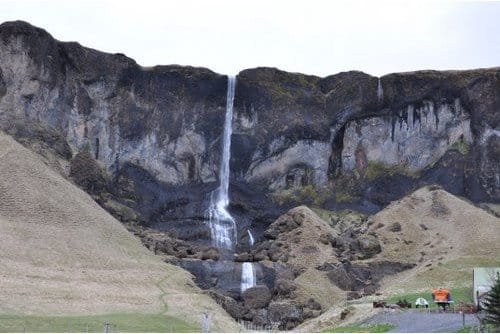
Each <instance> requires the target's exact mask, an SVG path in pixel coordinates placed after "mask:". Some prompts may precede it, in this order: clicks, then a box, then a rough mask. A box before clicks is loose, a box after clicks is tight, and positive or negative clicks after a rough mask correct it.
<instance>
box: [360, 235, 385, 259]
mask: <svg viewBox="0 0 500 334" xmlns="http://www.w3.org/2000/svg"><path fill="white" fill-rule="evenodd" d="M358 245H359V248H360V250H361V253H362V255H363V256H362V258H363V259H368V258H371V257H373V256H375V255H376V254H378V253H380V252H381V251H382V248H381V247H380V242H379V241H378V238H377V237H375V236H373V235H370V234H364V235H362V236H360V237H359V238H358Z"/></svg>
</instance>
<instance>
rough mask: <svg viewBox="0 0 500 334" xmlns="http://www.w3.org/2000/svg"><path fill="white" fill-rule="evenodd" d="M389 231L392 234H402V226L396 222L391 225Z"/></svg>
mask: <svg viewBox="0 0 500 334" xmlns="http://www.w3.org/2000/svg"><path fill="white" fill-rule="evenodd" d="M388 229H389V231H391V232H401V224H400V223H398V222H395V223H393V224H391V225H390V226H389V227H388Z"/></svg>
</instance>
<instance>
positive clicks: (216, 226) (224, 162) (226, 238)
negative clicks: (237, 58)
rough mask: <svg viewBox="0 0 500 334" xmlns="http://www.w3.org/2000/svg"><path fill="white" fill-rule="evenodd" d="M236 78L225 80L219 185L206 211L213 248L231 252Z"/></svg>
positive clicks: (233, 232) (232, 238)
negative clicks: (230, 183) (232, 137)
mask: <svg viewBox="0 0 500 334" xmlns="http://www.w3.org/2000/svg"><path fill="white" fill-rule="evenodd" d="M235 88H236V77H233V76H230V77H228V80H227V99H226V117H225V120H224V132H223V135H222V159H221V165H220V176H219V177H220V185H219V188H217V190H216V191H215V192H213V193H212V195H211V201H210V207H209V210H208V214H209V224H210V234H211V237H212V243H213V244H214V246H216V247H218V248H221V249H227V250H232V249H233V248H234V244H235V242H236V223H235V222H234V219H233V217H231V214H230V213H229V211H227V206H228V205H229V160H230V157H231V134H232V132H233V126H232V121H233V103H234V92H235Z"/></svg>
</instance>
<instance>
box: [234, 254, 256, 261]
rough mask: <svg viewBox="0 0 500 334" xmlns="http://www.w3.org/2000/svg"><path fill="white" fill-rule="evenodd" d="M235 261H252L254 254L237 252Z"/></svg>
mask: <svg viewBox="0 0 500 334" xmlns="http://www.w3.org/2000/svg"><path fill="white" fill-rule="evenodd" d="M234 261H235V262H252V261H253V256H252V255H251V254H248V253H241V254H237V255H236V256H235V257H234Z"/></svg>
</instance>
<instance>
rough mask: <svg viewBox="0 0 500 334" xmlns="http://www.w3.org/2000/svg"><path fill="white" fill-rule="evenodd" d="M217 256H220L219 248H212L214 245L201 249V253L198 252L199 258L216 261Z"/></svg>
mask: <svg viewBox="0 0 500 334" xmlns="http://www.w3.org/2000/svg"><path fill="white" fill-rule="evenodd" d="M219 257H220V254H219V250H218V249H217V248H214V247H209V248H205V249H203V250H202V251H201V254H200V259H201V260H214V261H217V260H219Z"/></svg>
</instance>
